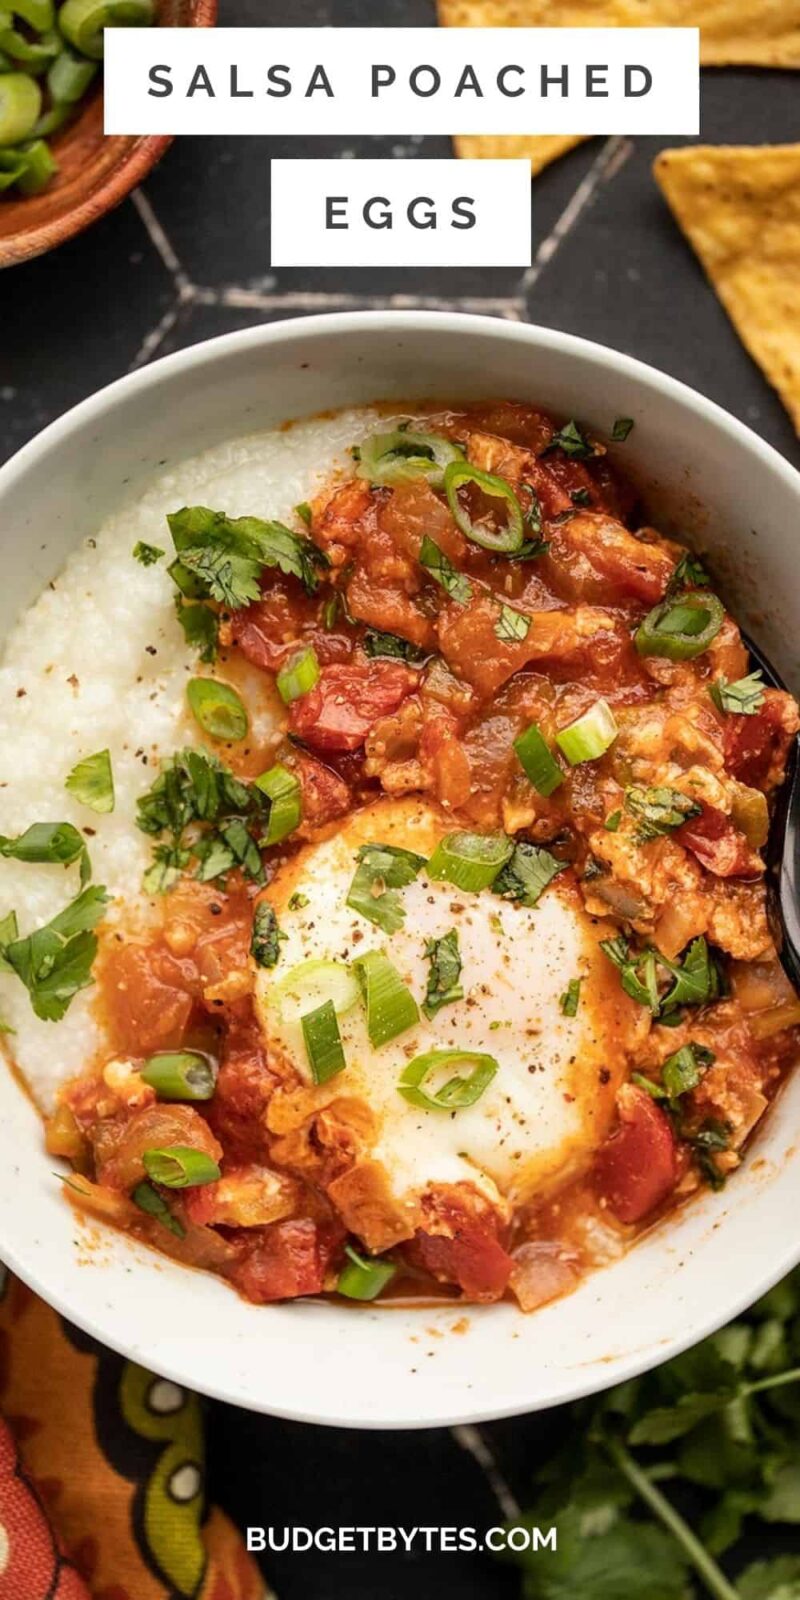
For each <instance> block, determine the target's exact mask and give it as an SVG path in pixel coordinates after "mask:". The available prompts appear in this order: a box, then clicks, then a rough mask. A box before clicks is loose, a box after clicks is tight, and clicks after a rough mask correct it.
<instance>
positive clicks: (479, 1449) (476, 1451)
mask: <svg viewBox="0 0 800 1600" xmlns="http://www.w3.org/2000/svg"><path fill="white" fill-rule="evenodd" d="M450 1433H451V1437H452V1438H453V1439H454V1440H455V1442H456V1444H457V1445H458V1446H459V1449H461V1450H464V1451H465V1452H466V1454H467V1455H468V1456H472V1459H473V1461H475V1462H476V1463H477V1465H478V1466H479V1467H480V1469H481V1472H482V1473H483V1476H484V1478H485V1479H486V1482H487V1483H488V1485H489V1487H490V1489H491V1491H492V1494H493V1495H494V1497H495V1500H496V1501H497V1504H498V1506H499V1507H500V1510H501V1511H502V1513H503V1516H504V1517H506V1518H507V1519H508V1521H509V1522H516V1521H518V1519H519V1518H520V1517H521V1516H522V1507H521V1506H520V1504H519V1502H518V1500H517V1497H516V1495H515V1494H514V1491H513V1489H512V1488H511V1485H510V1484H509V1483H508V1482H507V1481H506V1478H505V1477H504V1475H503V1473H502V1472H501V1470H500V1467H499V1466H498V1463H497V1460H496V1457H495V1455H494V1452H493V1451H492V1449H491V1448H490V1446H489V1444H488V1443H487V1441H486V1439H485V1438H484V1435H483V1433H482V1432H481V1429H480V1428H475V1427H473V1426H472V1425H471V1424H469V1423H465V1424H462V1425H461V1426H460V1427H457V1428H451V1429H450Z"/></svg>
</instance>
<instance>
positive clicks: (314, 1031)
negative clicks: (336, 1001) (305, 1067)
mask: <svg viewBox="0 0 800 1600" xmlns="http://www.w3.org/2000/svg"><path fill="white" fill-rule="evenodd" d="M300 1022H301V1026H302V1029H303V1040H304V1043H305V1047H306V1055H307V1056H308V1064H309V1066H310V1068H311V1076H312V1077H313V1079H314V1082H315V1083H327V1082H328V1079H329V1078H335V1077H336V1075H337V1073H339V1072H344V1069H345V1067H346V1066H347V1062H346V1061H345V1058H344V1050H343V1048H342V1039H341V1034H340V1033H339V1024H338V1022H337V1020H336V1012H335V1010H334V1006H333V1001H332V1000H326V1001H325V1003H324V1005H321V1006H318V1007H317V1009H316V1011H307V1012H306V1014H305V1016H304V1017H301V1018H300Z"/></svg>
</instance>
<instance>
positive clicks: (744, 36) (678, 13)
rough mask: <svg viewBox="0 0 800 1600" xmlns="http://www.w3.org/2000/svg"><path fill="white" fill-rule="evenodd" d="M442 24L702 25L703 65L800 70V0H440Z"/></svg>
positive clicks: (507, 25)
mask: <svg viewBox="0 0 800 1600" xmlns="http://www.w3.org/2000/svg"><path fill="white" fill-rule="evenodd" d="M438 4H439V21H440V22H441V23H442V25H443V26H444V27H446V28H636V27H640V28H643V27H647V28H681V27H683V28H696V27H698V26H699V28H700V60H701V62H702V63H703V65H704V66H706V67H728V66H734V65H739V66H750V67H800V0H438Z"/></svg>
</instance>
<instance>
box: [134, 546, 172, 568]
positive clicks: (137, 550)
mask: <svg viewBox="0 0 800 1600" xmlns="http://www.w3.org/2000/svg"><path fill="white" fill-rule="evenodd" d="M166 553H167V552H166V550H161V549H159V547H158V545H157V544H145V542H144V539H138V540H137V542H136V544H135V545H134V547H133V556H134V559H135V560H136V561H140V562H141V564H142V566H143V567H154V566H155V564H156V562H157V561H160V560H161V557H162V556H164V555H166Z"/></svg>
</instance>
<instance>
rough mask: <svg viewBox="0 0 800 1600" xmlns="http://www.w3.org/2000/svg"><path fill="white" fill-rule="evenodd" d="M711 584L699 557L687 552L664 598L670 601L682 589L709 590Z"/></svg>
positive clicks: (682, 557) (675, 571)
mask: <svg viewBox="0 0 800 1600" xmlns="http://www.w3.org/2000/svg"><path fill="white" fill-rule="evenodd" d="M710 582H711V579H710V578H709V576H708V573H707V572H706V569H705V567H704V566H703V564H702V562H701V561H698V559H697V556H693V555H690V554H689V551H688V550H687V552H686V555H685V556H681V559H680V561H679V562H678V564H677V566H676V568H675V570H674V572H673V574H672V577H671V578H670V580H669V583H668V584H667V589H666V593H665V595H664V598H665V600H668V599H670V597H671V596H672V595H674V594H679V593H680V591H681V590H682V589H707V588H708V585H709V584H710Z"/></svg>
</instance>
